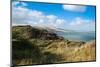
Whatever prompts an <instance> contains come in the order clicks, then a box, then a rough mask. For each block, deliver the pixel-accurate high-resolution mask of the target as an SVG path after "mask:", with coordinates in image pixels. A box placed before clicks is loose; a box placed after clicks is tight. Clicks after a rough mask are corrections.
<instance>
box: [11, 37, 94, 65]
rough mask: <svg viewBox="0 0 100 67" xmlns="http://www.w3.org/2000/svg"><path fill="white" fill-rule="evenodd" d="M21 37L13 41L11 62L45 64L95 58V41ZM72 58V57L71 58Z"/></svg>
mask: <svg viewBox="0 0 100 67" xmlns="http://www.w3.org/2000/svg"><path fill="white" fill-rule="evenodd" d="M88 44H92V43H85V42H75V41H69V40H40V39H29V40H26V39H23V40H21V41H15V42H13V64H14V65H27V64H46V63H63V62H76V61H92V60H95V59H96V58H95V43H94V42H93V45H89V46H88ZM73 58H74V59H73Z"/></svg>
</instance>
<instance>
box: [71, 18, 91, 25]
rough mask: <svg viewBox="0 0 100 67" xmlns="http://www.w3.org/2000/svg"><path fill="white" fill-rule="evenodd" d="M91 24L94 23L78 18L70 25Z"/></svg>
mask: <svg viewBox="0 0 100 67" xmlns="http://www.w3.org/2000/svg"><path fill="white" fill-rule="evenodd" d="M90 23H93V21H91V20H87V19H82V18H80V17H76V18H75V19H74V20H73V21H71V23H70V25H73V26H81V25H84V24H90Z"/></svg>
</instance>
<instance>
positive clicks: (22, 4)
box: [12, 1, 27, 7]
mask: <svg viewBox="0 0 100 67" xmlns="http://www.w3.org/2000/svg"><path fill="white" fill-rule="evenodd" d="M19 4H20V5H21V6H23V7H25V6H27V4H26V3H24V2H18V1H16V2H13V3H12V6H17V5H19Z"/></svg>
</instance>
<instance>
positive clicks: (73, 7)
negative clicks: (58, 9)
mask: <svg viewBox="0 0 100 67" xmlns="http://www.w3.org/2000/svg"><path fill="white" fill-rule="evenodd" d="M63 9H64V10H68V11H73V12H85V11H86V7H85V6H81V5H63Z"/></svg>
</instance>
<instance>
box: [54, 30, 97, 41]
mask: <svg viewBox="0 0 100 67" xmlns="http://www.w3.org/2000/svg"><path fill="white" fill-rule="evenodd" d="M56 34H57V35H58V36H62V37H64V39H66V40H75V41H86V42H87V41H90V40H95V38H96V37H95V35H96V34H95V32H56Z"/></svg>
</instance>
